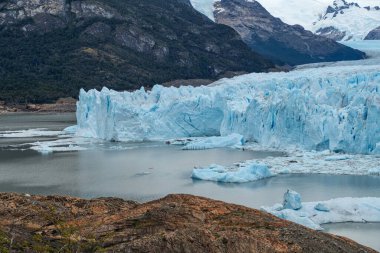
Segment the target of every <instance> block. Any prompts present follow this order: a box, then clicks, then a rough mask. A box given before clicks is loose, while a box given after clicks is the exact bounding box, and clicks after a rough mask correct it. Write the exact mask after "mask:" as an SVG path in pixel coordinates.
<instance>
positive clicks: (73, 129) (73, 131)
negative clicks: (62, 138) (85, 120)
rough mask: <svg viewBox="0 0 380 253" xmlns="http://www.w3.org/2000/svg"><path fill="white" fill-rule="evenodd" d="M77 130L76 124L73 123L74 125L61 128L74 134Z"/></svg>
mask: <svg viewBox="0 0 380 253" xmlns="http://www.w3.org/2000/svg"><path fill="white" fill-rule="evenodd" d="M77 130H78V126H77V125H74V126H69V127H66V128H65V129H63V131H64V132H65V133H68V134H75V133H76V132H77Z"/></svg>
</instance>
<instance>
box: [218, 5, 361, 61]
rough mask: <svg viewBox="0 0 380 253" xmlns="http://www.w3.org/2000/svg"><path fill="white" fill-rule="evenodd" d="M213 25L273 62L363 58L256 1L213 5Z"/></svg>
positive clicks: (357, 52) (356, 52)
mask: <svg viewBox="0 0 380 253" xmlns="http://www.w3.org/2000/svg"><path fill="white" fill-rule="evenodd" d="M214 16H215V21H216V22H217V23H220V24H225V25H228V26H230V27H232V28H234V29H235V30H236V31H237V32H238V33H239V34H240V35H241V37H242V38H243V40H244V41H245V42H246V43H247V44H248V45H249V46H250V47H251V48H252V50H254V51H255V52H258V53H260V54H262V55H264V56H266V57H268V58H270V59H272V60H273V61H276V62H279V63H281V62H282V63H287V64H290V65H297V64H305V63H312V62H322V61H340V60H357V59H363V58H364V57H365V54H364V53H362V52H360V51H358V50H354V49H352V48H349V47H346V46H344V45H341V44H339V43H337V42H335V41H333V40H332V39H328V38H325V37H322V36H318V35H315V34H313V33H312V32H310V31H307V30H305V29H304V28H303V27H302V26H299V25H288V24H285V23H284V22H282V21H281V20H280V19H278V18H275V17H273V16H272V15H271V14H270V13H269V12H268V11H267V10H265V8H264V7H262V6H261V4H260V3H259V2H257V1H246V0H221V1H217V2H216V3H215V11H214Z"/></svg>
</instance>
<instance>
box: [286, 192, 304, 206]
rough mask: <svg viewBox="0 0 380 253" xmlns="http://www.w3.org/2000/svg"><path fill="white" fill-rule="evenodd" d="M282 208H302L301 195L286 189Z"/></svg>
mask: <svg viewBox="0 0 380 253" xmlns="http://www.w3.org/2000/svg"><path fill="white" fill-rule="evenodd" d="M283 206H284V209H293V210H298V209H300V208H302V204H301V195H300V194H299V193H298V192H295V191H292V190H287V192H285V194H284V203H283Z"/></svg>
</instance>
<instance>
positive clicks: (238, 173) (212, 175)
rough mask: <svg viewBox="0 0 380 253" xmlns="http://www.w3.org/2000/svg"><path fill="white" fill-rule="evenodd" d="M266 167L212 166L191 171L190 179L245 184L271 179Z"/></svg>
mask: <svg viewBox="0 0 380 253" xmlns="http://www.w3.org/2000/svg"><path fill="white" fill-rule="evenodd" d="M271 176H272V174H271V173H270V171H269V169H268V166H266V165H264V164H258V163H249V164H241V165H239V166H237V167H233V168H226V167H224V166H221V165H216V164H212V165H210V166H208V167H206V168H199V169H198V168H196V169H193V173H192V178H195V179H201V180H208V181H217V182H223V183H246V182H251V181H256V180H260V179H263V178H267V177H271Z"/></svg>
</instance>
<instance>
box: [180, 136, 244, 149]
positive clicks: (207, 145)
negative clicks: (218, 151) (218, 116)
mask: <svg viewBox="0 0 380 253" xmlns="http://www.w3.org/2000/svg"><path fill="white" fill-rule="evenodd" d="M242 145H244V137H243V136H242V135H240V134H230V135H227V136H214V137H206V138H199V139H195V140H193V141H189V142H188V143H187V144H186V145H185V146H184V147H183V148H182V149H183V150H203V149H211V148H225V147H241V146H242Z"/></svg>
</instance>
